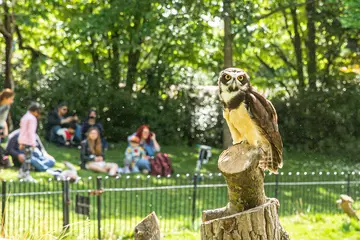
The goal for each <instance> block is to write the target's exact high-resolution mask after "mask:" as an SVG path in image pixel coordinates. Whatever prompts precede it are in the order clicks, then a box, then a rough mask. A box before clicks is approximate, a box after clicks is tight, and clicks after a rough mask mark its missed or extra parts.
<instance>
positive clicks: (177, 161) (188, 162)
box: [0, 141, 360, 180]
mask: <svg viewBox="0 0 360 240" xmlns="http://www.w3.org/2000/svg"><path fill="white" fill-rule="evenodd" d="M43 142H44V144H45V147H46V149H47V151H48V152H49V153H50V154H51V155H53V156H54V157H55V159H56V160H57V163H56V165H55V168H64V166H63V164H62V162H63V161H69V162H71V163H73V164H75V165H76V166H78V165H79V161H80V152H79V150H78V149H76V148H65V147H57V146H55V145H53V144H49V143H46V141H43ZM111 146H112V147H111V148H110V149H109V150H107V151H106V153H105V157H106V161H109V162H115V163H117V164H119V166H123V158H124V152H125V148H126V143H125V142H122V143H117V144H111ZM161 150H162V152H166V153H169V154H170V157H171V159H172V162H173V167H174V169H175V173H193V172H194V170H195V167H196V161H197V157H198V149H197V148H196V147H189V146H179V145H168V146H166V145H164V146H162V149H161ZM221 151H222V150H221V149H216V148H214V149H213V151H212V153H213V156H212V158H211V160H210V161H209V163H208V164H206V165H203V167H202V170H201V171H202V172H203V173H206V172H218V169H217V159H218V156H219V155H220V153H221ZM78 169H79V172H78V173H79V175H80V176H81V177H88V176H94V175H99V174H94V173H92V172H89V171H85V170H80V168H78ZM353 169H360V162H359V163H357V164H354V163H353V162H349V161H348V160H347V159H345V158H343V157H342V156H341V155H338V156H336V155H324V154H321V153H313V152H300V151H299V152H298V151H286V149H285V150H284V166H283V168H282V169H281V171H283V172H306V171H307V172H312V171H315V172H316V171H324V172H326V171H331V172H333V171H347V170H350V171H352V170H353ZM32 174H33V176H34V177H35V178H44V177H45V178H47V177H49V175H48V174H46V173H39V172H36V173H32ZM100 175H101V174H100ZM16 176H17V170H16V169H7V170H4V171H2V172H1V176H0V177H1V179H7V180H9V179H16Z"/></svg>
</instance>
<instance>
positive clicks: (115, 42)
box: [110, 30, 120, 89]
mask: <svg viewBox="0 0 360 240" xmlns="http://www.w3.org/2000/svg"><path fill="white" fill-rule="evenodd" d="M111 46H112V54H113V58H112V61H111V63H110V65H111V85H112V87H113V88H115V89H117V88H119V83H120V51H119V34H118V32H117V30H114V31H113V32H112V33H111Z"/></svg>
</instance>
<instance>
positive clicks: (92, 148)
mask: <svg viewBox="0 0 360 240" xmlns="http://www.w3.org/2000/svg"><path fill="white" fill-rule="evenodd" d="M80 159H81V168H82V169H84V168H85V169H88V170H91V171H94V172H102V173H108V175H109V176H116V175H117V170H118V165H117V164H116V163H109V162H105V161H104V153H103V150H102V146H101V138H100V133H99V130H98V129H97V128H90V129H89V131H88V133H87V138H86V139H85V140H84V141H82V142H81V152H80Z"/></svg>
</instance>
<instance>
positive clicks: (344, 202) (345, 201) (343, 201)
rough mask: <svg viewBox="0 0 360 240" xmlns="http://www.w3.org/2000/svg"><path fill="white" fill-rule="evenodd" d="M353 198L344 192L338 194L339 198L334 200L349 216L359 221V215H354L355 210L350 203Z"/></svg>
mask: <svg viewBox="0 0 360 240" xmlns="http://www.w3.org/2000/svg"><path fill="white" fill-rule="evenodd" d="M353 202H354V200H353V199H352V198H351V197H350V196H348V195H345V194H342V195H340V199H339V200H337V201H336V203H337V204H338V205H340V207H341V208H342V210H343V211H344V212H345V213H346V214H347V215H348V216H349V217H350V218H355V219H356V220H358V221H359V217H358V216H357V215H356V212H355V210H354V209H353V208H352V203H353Z"/></svg>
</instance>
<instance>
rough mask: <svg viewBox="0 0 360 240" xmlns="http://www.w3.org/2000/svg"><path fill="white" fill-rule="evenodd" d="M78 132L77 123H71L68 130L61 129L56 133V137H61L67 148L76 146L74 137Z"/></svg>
mask: <svg viewBox="0 0 360 240" xmlns="http://www.w3.org/2000/svg"><path fill="white" fill-rule="evenodd" d="M75 130H76V123H71V124H70V126H69V127H68V128H60V129H59V130H57V131H56V135H58V136H61V137H62V139H63V141H64V144H65V146H70V145H72V144H74V136H75Z"/></svg>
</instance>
